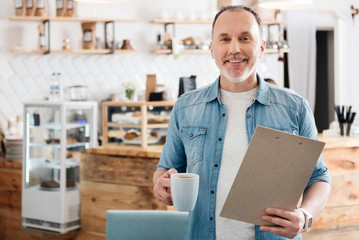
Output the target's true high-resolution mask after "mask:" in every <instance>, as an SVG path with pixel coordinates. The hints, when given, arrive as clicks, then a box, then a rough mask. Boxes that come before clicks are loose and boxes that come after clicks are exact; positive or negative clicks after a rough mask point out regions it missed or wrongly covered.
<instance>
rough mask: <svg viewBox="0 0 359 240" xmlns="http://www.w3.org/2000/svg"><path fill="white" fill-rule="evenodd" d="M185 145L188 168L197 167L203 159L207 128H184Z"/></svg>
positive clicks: (182, 129)
mask: <svg viewBox="0 0 359 240" xmlns="http://www.w3.org/2000/svg"><path fill="white" fill-rule="evenodd" d="M181 133H182V138H183V145H184V149H185V153H186V158H187V164H188V165H189V166H188V167H191V165H195V164H197V163H198V162H200V161H202V159H203V151H204V143H205V139H206V133H207V128H205V127H182V128H181Z"/></svg>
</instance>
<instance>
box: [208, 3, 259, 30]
mask: <svg viewBox="0 0 359 240" xmlns="http://www.w3.org/2000/svg"><path fill="white" fill-rule="evenodd" d="M236 10H241V11H247V12H250V13H252V14H253V16H254V17H255V19H256V21H257V23H258V27H259V32H260V34H261V35H262V20H261V18H260V17H259V15H258V13H257V12H256V11H254V9H253V8H250V7H247V6H244V5H229V6H225V7H224V8H222V9H221V10H220V11H219V12H218V13H217V14H216V16H215V17H214V20H213V23H212V36H213V29H214V25H215V24H216V22H217V19H218V17H219V15H221V14H222V13H224V12H225V11H236Z"/></svg>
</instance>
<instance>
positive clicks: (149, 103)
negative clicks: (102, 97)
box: [103, 101, 176, 107]
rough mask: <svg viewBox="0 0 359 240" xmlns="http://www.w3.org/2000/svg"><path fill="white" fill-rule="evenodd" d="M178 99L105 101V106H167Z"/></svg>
mask: <svg viewBox="0 0 359 240" xmlns="http://www.w3.org/2000/svg"><path fill="white" fill-rule="evenodd" d="M175 102H176V101H146V102H143V101H140V102H103V105H104V107H108V106H110V107H117V106H125V107H140V106H142V105H145V106H152V107H166V106H173V105H174V104H175Z"/></svg>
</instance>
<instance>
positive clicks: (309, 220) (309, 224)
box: [297, 208, 313, 232]
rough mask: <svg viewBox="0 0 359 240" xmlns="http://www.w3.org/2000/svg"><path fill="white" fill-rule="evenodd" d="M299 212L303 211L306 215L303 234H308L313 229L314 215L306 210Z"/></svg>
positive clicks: (299, 209) (300, 209)
mask: <svg viewBox="0 0 359 240" xmlns="http://www.w3.org/2000/svg"><path fill="white" fill-rule="evenodd" d="M297 210H298V211H301V212H302V213H303V215H304V226H303V232H308V231H309V230H310V229H311V227H312V221H313V216H312V214H311V213H310V212H309V211H308V210H307V209H305V208H298V209H297Z"/></svg>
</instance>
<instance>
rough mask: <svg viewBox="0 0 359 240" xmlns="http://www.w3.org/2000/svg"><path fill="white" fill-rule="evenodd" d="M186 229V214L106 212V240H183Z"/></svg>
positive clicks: (145, 211)
mask: <svg viewBox="0 0 359 240" xmlns="http://www.w3.org/2000/svg"><path fill="white" fill-rule="evenodd" d="M187 227H188V213H187V212H175V211H160V210H108V211H107V221H106V240H152V239H153V240H169V239H171V240H177V239H178V240H184V239H185V236H186V233H187Z"/></svg>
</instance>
